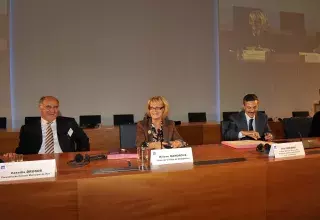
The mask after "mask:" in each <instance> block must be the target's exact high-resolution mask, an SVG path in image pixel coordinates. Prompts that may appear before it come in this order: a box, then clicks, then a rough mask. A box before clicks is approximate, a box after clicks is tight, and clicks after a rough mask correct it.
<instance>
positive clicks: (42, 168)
mask: <svg viewBox="0 0 320 220" xmlns="http://www.w3.org/2000/svg"><path fill="white" fill-rule="evenodd" d="M55 176H56V160H54V159H51V160H35V161H23V162H11V163H1V164H0V182H2V181H13V180H28V179H38V178H49V177H55Z"/></svg>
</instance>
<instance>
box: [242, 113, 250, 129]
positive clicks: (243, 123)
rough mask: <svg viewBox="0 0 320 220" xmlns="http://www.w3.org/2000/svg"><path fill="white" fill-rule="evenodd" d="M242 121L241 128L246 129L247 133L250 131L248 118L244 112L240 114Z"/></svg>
mask: <svg viewBox="0 0 320 220" xmlns="http://www.w3.org/2000/svg"><path fill="white" fill-rule="evenodd" d="M240 120H241V126H242V129H244V130H245V131H248V130H249V129H248V122H247V118H246V115H245V113H244V111H242V112H240Z"/></svg>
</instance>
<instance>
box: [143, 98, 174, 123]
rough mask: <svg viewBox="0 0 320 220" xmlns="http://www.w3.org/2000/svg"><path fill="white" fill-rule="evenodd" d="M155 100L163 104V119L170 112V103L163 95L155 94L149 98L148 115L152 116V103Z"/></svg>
mask: <svg viewBox="0 0 320 220" xmlns="http://www.w3.org/2000/svg"><path fill="white" fill-rule="evenodd" d="M154 102H156V103H162V104H163V108H164V111H163V115H162V118H163V119H164V118H166V117H167V116H168V113H169V103H168V101H167V100H166V99H165V98H164V97H163V96H153V97H151V98H150V99H149V100H148V105H147V115H148V116H149V117H150V104H151V103H154Z"/></svg>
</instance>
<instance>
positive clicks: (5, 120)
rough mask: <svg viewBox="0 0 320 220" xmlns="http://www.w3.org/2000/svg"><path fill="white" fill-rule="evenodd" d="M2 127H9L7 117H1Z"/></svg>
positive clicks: (0, 125) (0, 124) (0, 127)
mask: <svg viewBox="0 0 320 220" xmlns="http://www.w3.org/2000/svg"><path fill="white" fill-rule="evenodd" d="M0 129H7V118H6V117H0Z"/></svg>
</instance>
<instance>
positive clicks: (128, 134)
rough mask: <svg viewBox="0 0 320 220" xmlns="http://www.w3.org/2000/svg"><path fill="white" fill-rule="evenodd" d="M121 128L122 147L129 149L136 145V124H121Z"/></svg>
mask: <svg viewBox="0 0 320 220" xmlns="http://www.w3.org/2000/svg"><path fill="white" fill-rule="evenodd" d="M119 128H120V129H119V130H120V148H121V149H129V148H135V147H136V131H137V126H136V125H135V124H122V125H119Z"/></svg>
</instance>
